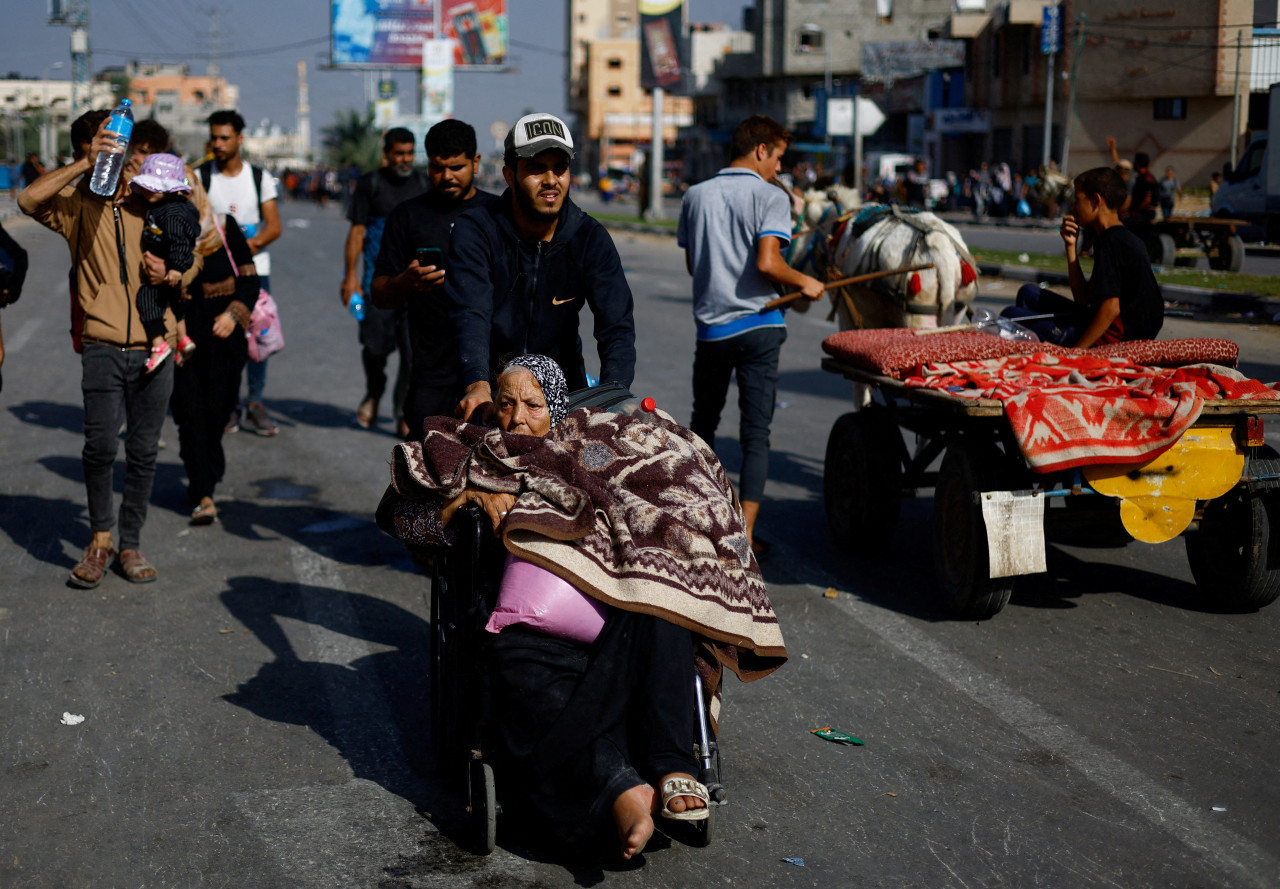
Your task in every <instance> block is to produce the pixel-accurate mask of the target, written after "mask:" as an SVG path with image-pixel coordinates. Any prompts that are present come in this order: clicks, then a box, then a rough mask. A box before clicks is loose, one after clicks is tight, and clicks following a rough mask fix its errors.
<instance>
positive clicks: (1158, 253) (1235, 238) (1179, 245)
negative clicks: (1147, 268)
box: [1145, 216, 1252, 272]
mask: <svg viewBox="0 0 1280 889" xmlns="http://www.w3.org/2000/svg"><path fill="white" fill-rule="evenodd" d="M1250 225H1252V223H1249V222H1245V221H1244V220H1241V219H1220V218H1218V217H1216V216H1170V217H1168V218H1166V219H1162V220H1160V221H1159V222H1153V223H1151V225H1150V228H1149V230H1148V233H1147V236H1146V238H1145V240H1146V244H1147V252H1148V253H1149V254H1150V256H1151V262H1152V264H1153V265H1160V266H1165V267H1166V268H1172V267H1173V266H1175V265H1195V261H1196V259H1197V258H1199V257H1201V256H1205V257H1208V259H1209V268H1211V269H1216V270H1217V271H1225V272H1238V271H1240V269H1241V267H1242V266H1243V265H1244V240H1243V239H1242V238H1241V237H1240V235H1239V234H1238V232H1237V229H1240V228H1247V227H1249V226H1250Z"/></svg>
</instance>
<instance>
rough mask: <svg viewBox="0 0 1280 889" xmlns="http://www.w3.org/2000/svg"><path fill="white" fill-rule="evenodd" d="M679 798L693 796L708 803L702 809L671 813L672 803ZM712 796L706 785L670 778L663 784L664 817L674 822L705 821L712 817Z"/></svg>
mask: <svg viewBox="0 0 1280 889" xmlns="http://www.w3.org/2000/svg"><path fill="white" fill-rule="evenodd" d="M678 796H692V797H695V798H696V799H700V800H702V801H703V802H704V803H706V806H704V807H703V808H701V809H685V810H684V811H683V812H673V811H671V801H672V800H673V799H675V798H676V797H678ZM710 805H711V796H710V794H708V793H707V788H706V786H705V785H703V784H701V783H699V782H697V781H694V780H693V779H692V778H668V779H667V780H665V781H663V782H662V817H663V818H670V819H672V820H673V821H705V820H707V818H709V817H710V816H711V809H710V808H708V807H709V806H710Z"/></svg>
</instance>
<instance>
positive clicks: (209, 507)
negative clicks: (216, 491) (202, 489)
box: [191, 497, 218, 525]
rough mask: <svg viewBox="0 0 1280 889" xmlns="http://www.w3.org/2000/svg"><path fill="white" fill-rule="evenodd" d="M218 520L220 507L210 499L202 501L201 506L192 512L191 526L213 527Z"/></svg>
mask: <svg viewBox="0 0 1280 889" xmlns="http://www.w3.org/2000/svg"><path fill="white" fill-rule="evenodd" d="M217 518H218V507H217V506H215V505H214V503H213V500H211V499H210V498H208V497H205V498H204V499H202V500H201V501H200V504H199V505H198V506H197V507H196V508H195V509H193V510H191V524H193V525H212V524H213V523H214V521H216V520H217Z"/></svg>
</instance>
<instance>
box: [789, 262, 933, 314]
mask: <svg viewBox="0 0 1280 889" xmlns="http://www.w3.org/2000/svg"><path fill="white" fill-rule="evenodd" d="M931 268H933V263H931V262H929V263H925V264H924V265H909V266H907V267H906V268H905V269H886V270H885V271H883V272H870V273H869V274H866V275H854V276H853V277H852V278H841V279H839V280H838V281H828V282H827V283H826V284H823V285H822V288H823V289H824V290H831V289H833V288H836V287H844V286H845V285H846V284H860V283H861V282H863V281H871V280H874V279H876V278H887V277H889V276H890V275H905V274H906V273H907V272H919V271H923V270H924V269H931ZM802 296H804V291H803V290H797V291H796V292H795V293H788V294H786V295H785V296H780V297H778V298H777V299H771V300H769V301H768V302H767V303H765V304H764V307H765V308H766V309H776V308H777V307H778V306H782V305H786V304H787V303H789V302H793V301H795V300H797V299H799V298H800V297H802Z"/></svg>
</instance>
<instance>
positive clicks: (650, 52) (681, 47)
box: [640, 0, 688, 90]
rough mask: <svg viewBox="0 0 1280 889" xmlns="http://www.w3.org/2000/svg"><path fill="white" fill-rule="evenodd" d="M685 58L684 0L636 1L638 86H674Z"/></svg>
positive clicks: (679, 77) (679, 78) (678, 83)
mask: <svg viewBox="0 0 1280 889" xmlns="http://www.w3.org/2000/svg"><path fill="white" fill-rule="evenodd" d="M686 58H688V52H687V51H686V50H685V43H684V0H640V86H642V87H643V88H644V89H647V90H651V89H653V88H654V87H658V86H660V87H662V88H663V89H664V90H671V89H674V88H675V87H678V86H679V85H680V82H681V80H683V78H684V68H685V64H684V60H685V59H686Z"/></svg>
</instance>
